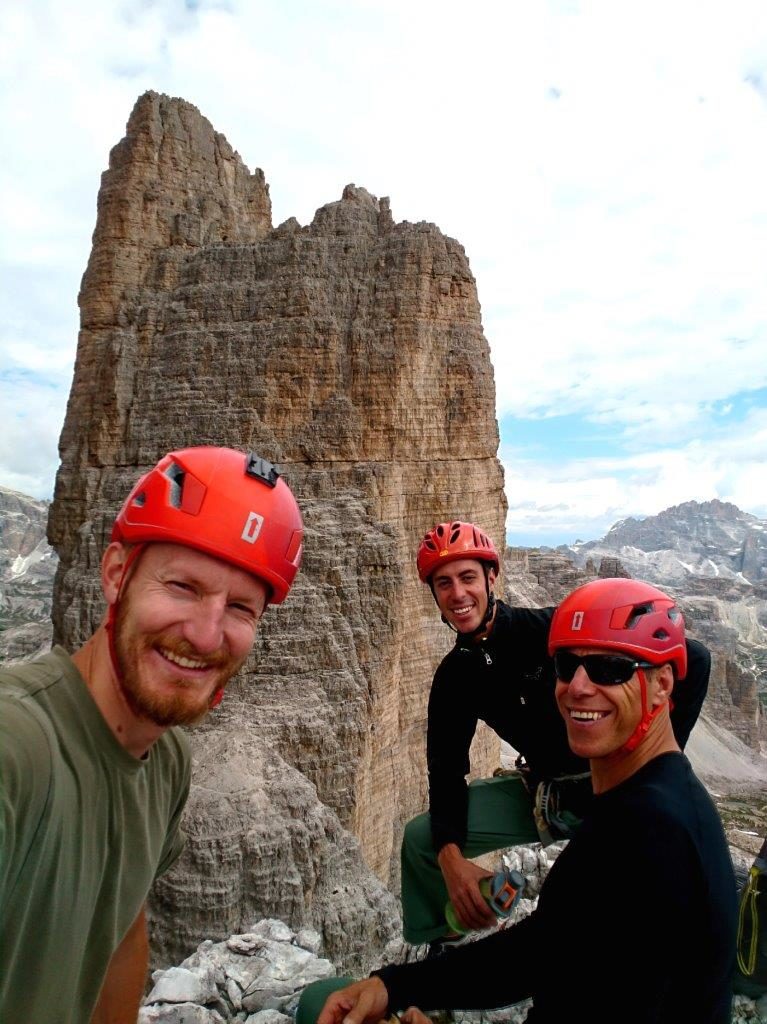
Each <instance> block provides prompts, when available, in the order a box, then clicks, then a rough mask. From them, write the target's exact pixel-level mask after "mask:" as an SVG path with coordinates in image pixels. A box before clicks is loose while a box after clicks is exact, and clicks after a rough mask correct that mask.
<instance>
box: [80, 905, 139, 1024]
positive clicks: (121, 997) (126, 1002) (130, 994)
mask: <svg viewBox="0 0 767 1024" xmlns="http://www.w3.org/2000/svg"><path fill="white" fill-rule="evenodd" d="M148 967H149V939H148V936H147V930H146V913H145V911H144V908H143V907H142V908H141V910H140V911H139V915H138V917H137V918H136V920H135V921H134V922H133V924H132V925H131V926H130V928H129V929H128V931H127V933H126V935H125V938H124V939H123V940H122V942H121V943H120V945H119V946H118V947H117V949H116V950H115V951H114V953H113V954H112V958H111V960H110V961H109V967H108V968H107V973H106V976H105V978H104V984H103V985H102V986H101V993H100V995H99V1001H98V1003H97V1004H96V1009H95V1010H94V1013H93V1016H92V1017H91V1024H136V1018H137V1017H138V1011H139V1006H140V1005H141V999H142V997H143V995H144V985H145V983H146V975H147V970H148Z"/></svg>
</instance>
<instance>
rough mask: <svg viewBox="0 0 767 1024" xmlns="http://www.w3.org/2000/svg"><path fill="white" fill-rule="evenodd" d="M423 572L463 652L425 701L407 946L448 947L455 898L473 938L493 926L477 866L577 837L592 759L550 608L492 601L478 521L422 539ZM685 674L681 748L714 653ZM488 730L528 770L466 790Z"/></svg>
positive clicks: (691, 659)
mask: <svg viewBox="0 0 767 1024" xmlns="http://www.w3.org/2000/svg"><path fill="white" fill-rule="evenodd" d="M417 566H418V574H419V576H420V578H421V580H422V581H423V582H424V583H427V584H428V585H429V587H430V588H431V591H432V593H433V595H434V599H435V601H436V602H437V605H438V607H439V609H440V612H441V613H442V619H443V621H444V622H445V623H446V624H447V625H448V626H450V627H451V628H452V629H453V630H455V632H456V634H457V636H456V642H455V647H454V648H453V649H452V650H451V651H450V652H449V653H448V654H447V655H446V657H445V658H444V659H443V661H442V663H441V664H440V666H439V667H438V669H437V671H436V674H435V676H434V681H433V684H432V689H431V694H430V697H429V709H428V725H427V744H426V747H427V764H428V772H429V813H428V814H424V815H419V816H418V817H417V818H414V819H413V820H412V821H410V822H409V823H408V825H407V826H406V829H405V835H404V839H403V844H402V907H403V928H404V934H405V938H406V940H407V941H408V942H411V943H413V944H421V943H426V942H428V943H433V942H436V941H439V940H441V939H443V938H444V937H445V936H446V935H447V934H448V933H449V928H448V925H447V923H446V921H445V913H444V909H445V904H446V902H447V901H448V900H450V901H451V902H452V904H453V906H454V908H455V911H456V914H457V917H458V918H459V920H460V921H461V923H462V924H463V926H464V927H465V928H487V927H490V926H492V925H493V924H494V923H495V917H494V916H493V914H492V912H491V911H490V909H489V907H488V906H487V903H486V902H485V900H484V899H483V898H482V895H481V893H480V891H479V881H480V879H482V878H483V877H486V876H487V875H488V872H487V871H484V870H483V869H482V868H480V867H479V866H478V865H476V864H474V863H472V861H471V860H470V858H472V857H477V856H479V855H480V854H483V853H487V852H489V851H491V850H498V849H503V848H505V847H509V846H514V845H517V844H521V843H532V842H537V841H538V840H539V839H540V840H542V841H543V842H545V843H550V842H553V841H555V840H556V839H561V838H569V837H570V836H571V835H572V834H573V832H574V830H575V828H577V826H578V823H579V822H580V820H581V818H582V817H583V814H584V813H585V811H586V809H587V807H588V805H589V803H590V801H591V799H592V789H591V777H590V774H589V765H588V763H587V761H586V760H585V759H584V758H582V757H579V756H578V755H577V754H574V753H573V752H572V751H571V750H570V747H569V746H568V742H567V730H566V728H565V723H564V721H563V720H562V718H561V716H560V715H559V712H558V710H557V706H556V702H555V700H554V685H555V673H554V664H553V660H552V658H551V657H549V654H548V651H547V640H548V634H549V626H550V624H551V619H552V616H553V614H554V609H553V608H536V609H532V608H513V607H509V606H508V605H507V604H505V603H504V602H503V601H499V600H497V599H496V598H495V596H494V593H493V585H494V583H495V580H496V577H497V574H498V572H499V558H498V552H497V550H496V548H495V546H494V544H493V542H492V541H491V540H490V538H489V537H488V536H487V534H486V533H484V531H483V530H481V529H480V528H479V527H477V526H475V525H473V524H471V523H462V522H447V523H439V524H438V525H437V526H435V527H434V529H432V530H430V531H429V532H428V533H427V534H426V536H425V537H424V538H423V540H422V541H421V544H420V546H419V549H418V556H417ZM687 655H688V657H687V663H688V666H689V667H688V671H687V674H686V676H685V679H684V680H683V681H682V682H680V684H679V685H678V686H677V688H676V690H675V691H674V705H673V710H672V711H671V724H672V726H673V731H674V735H675V737H676V740H677V743H678V744H679V746H680V748H684V745H685V743H686V742H687V738H688V736H689V734H690V731H691V730H692V727H693V725H694V724H695V722H696V720H697V718H698V714H699V713H700V709H701V705H702V704H703V699H704V697H705V695H706V690H707V687H708V677H709V670H710V664H711V662H710V657H709V654H708V651H707V650H706V648H705V647H704V646H703V645H702V644H700V643H698V642H696V641H690V640H688V641H687ZM479 721H483V722H486V723H487V725H489V726H490V727H491V728H492V729H493V730H494V731H495V732H496V733H497V734H498V735H499V736H500V737H501V739H503V740H505V741H506V742H507V743H509V744H511V746H512V747H513V748H514V749H515V750H516V751H518V752H519V754H520V755H521V758H523V759H524V763H523V766H522V770H521V771H520V772H518V773H514V774H511V775H506V776H501V777H498V778H493V779H483V780H479V781H477V782H474V783H472V785H470V786H468V785H467V783H466V778H465V777H466V775H467V774H468V772H469V770H470V764H469V747H470V745H471V741H472V738H473V736H474V733H475V730H476V727H477V723H478V722H479Z"/></svg>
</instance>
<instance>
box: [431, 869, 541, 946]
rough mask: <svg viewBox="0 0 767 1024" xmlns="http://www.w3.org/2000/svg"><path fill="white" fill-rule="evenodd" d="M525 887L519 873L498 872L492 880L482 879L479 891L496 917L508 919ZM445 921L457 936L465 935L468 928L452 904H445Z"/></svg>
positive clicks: (505, 870)
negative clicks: (459, 918)
mask: <svg viewBox="0 0 767 1024" xmlns="http://www.w3.org/2000/svg"><path fill="white" fill-rule="evenodd" d="M524 887H525V879H524V876H523V875H521V874H520V873H519V871H509V869H508V868H505V869H504V870H503V871H496V873H495V874H494V875H493V876H492V878H482V879H480V883H479V891H480V892H481V893H482V896H483V898H484V899H485V901H486V902H487V905H488V906H489V907H490V909H491V910H492V912H493V913H494V914H495V916H496V917H502V918H506V917H508V916H509V915H510V914H511V912H512V910H513V909H514V907H515V906H516V905H517V902H518V900H519V897H520V895H521V893H522V890H523V889H524ZM445 920H446V921H447V923H448V925H449V927H450V930H451V931H452V932H454V933H455V934H456V935H465V934H466V932H467V931H469V929H468V928H464V926H463V925H462V924H461V922H460V921H459V920H458V915H457V914H456V912H455V907H454V906H453V904H452V903H450V902H448V903H446V904H445Z"/></svg>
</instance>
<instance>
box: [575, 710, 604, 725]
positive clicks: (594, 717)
mask: <svg viewBox="0 0 767 1024" xmlns="http://www.w3.org/2000/svg"><path fill="white" fill-rule="evenodd" d="M606 714H607V712H606V711H576V710H575V709H574V708H570V718H575V719H577V720H578V721H584V722H596V721H598V720H599V719H600V718H604V717H605V715H606Z"/></svg>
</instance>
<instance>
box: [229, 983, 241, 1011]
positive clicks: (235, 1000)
mask: <svg viewBox="0 0 767 1024" xmlns="http://www.w3.org/2000/svg"><path fill="white" fill-rule="evenodd" d="M226 994H227V995H228V996H229V1001H230V1002H231V1004H232V1009H234V1010H235V1011H238V1010H241V1009H242V990H241V989H240V986H239V985H238V984H237V982H236V981H235V980H234V978H227V979H226Z"/></svg>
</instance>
